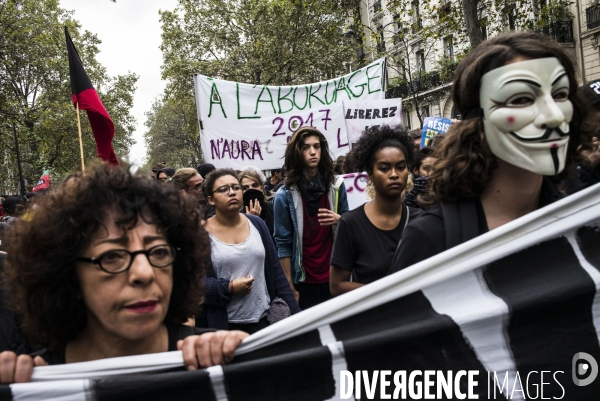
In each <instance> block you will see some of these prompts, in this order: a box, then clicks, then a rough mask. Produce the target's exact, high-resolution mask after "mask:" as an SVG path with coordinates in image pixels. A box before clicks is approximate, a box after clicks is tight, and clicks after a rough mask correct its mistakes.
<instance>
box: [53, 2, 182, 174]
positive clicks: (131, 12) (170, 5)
mask: <svg viewBox="0 0 600 401" xmlns="http://www.w3.org/2000/svg"><path fill="white" fill-rule="evenodd" d="M60 3H61V6H62V7H63V8H65V9H67V10H73V11H74V12H75V13H74V18H75V19H76V20H78V21H79V23H80V24H81V26H82V28H83V29H84V30H88V31H90V32H93V33H95V34H96V35H98V38H99V39H100V40H101V41H102V44H101V45H100V47H99V48H100V54H98V56H97V58H98V61H100V63H102V65H103V66H104V67H106V70H107V73H108V75H110V76H112V77H114V76H116V75H120V74H126V73H127V72H135V73H136V74H137V75H138V76H139V80H138V82H137V90H136V92H135V96H134V103H133V109H132V110H131V114H132V115H133V116H134V117H135V118H136V120H137V130H136V131H135V132H134V134H133V136H134V139H135V140H136V142H137V143H136V144H135V145H133V147H132V148H131V153H130V158H131V161H132V162H133V163H135V164H137V165H138V166H139V165H141V164H143V162H144V158H145V156H146V147H145V144H144V138H143V134H144V129H145V127H144V121H145V120H146V117H145V116H144V112H146V111H148V110H150V106H151V104H152V101H153V100H154V99H155V98H157V97H159V96H160V94H161V93H162V91H163V89H164V87H165V82H164V81H162V80H161V78H160V66H161V65H162V53H161V51H160V49H159V46H160V33H161V30H160V22H159V15H158V11H159V10H173V9H174V8H175V6H176V5H177V0H117V1H116V2H113V1H112V0H60ZM75 45H77V44H75Z"/></svg>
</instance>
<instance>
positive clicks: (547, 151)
mask: <svg viewBox="0 0 600 401" xmlns="http://www.w3.org/2000/svg"><path fill="white" fill-rule="evenodd" d="M569 86H570V85H569V78H568V76H567V73H566V71H565V69H564V67H563V66H562V64H561V63H560V61H558V59H557V58H554V57H551V58H542V59H535V60H527V61H519V62H516V63H512V64H507V65H505V66H502V67H499V68H496V69H494V70H492V71H490V72H488V73H486V74H484V75H483V77H482V78H481V89H480V91H479V101H480V103H481V108H482V109H483V115H484V120H483V126H484V129H485V137H486V139H487V142H488V144H489V146H490V149H491V151H492V153H493V154H494V155H496V156H497V157H498V158H500V159H502V160H504V161H506V162H508V163H510V164H513V165H515V166H518V167H521V168H523V169H525V170H529V171H532V172H534V173H538V174H543V175H556V174H558V173H560V172H561V171H562V170H563V169H564V168H565V160H566V156H567V147H568V144H569V123H570V122H571V119H572V118H573V104H572V103H571V101H570V100H569V99H568V95H569Z"/></svg>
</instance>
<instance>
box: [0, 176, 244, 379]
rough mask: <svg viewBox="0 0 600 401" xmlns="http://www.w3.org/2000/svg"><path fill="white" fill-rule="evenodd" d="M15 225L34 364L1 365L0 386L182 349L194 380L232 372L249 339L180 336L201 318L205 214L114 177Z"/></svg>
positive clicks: (50, 197)
mask: <svg viewBox="0 0 600 401" xmlns="http://www.w3.org/2000/svg"><path fill="white" fill-rule="evenodd" d="M37 205H38V209H37V210H36V213H35V214H33V215H32V217H31V221H29V222H25V221H23V222H18V223H17V224H16V225H15V226H14V229H13V230H11V232H10V235H9V238H8V242H9V243H10V249H11V252H10V253H9V254H8V255H7V260H6V266H5V267H4V271H3V274H4V277H3V278H4V282H5V286H6V291H7V299H8V301H9V307H10V308H11V309H12V310H13V311H14V312H15V313H16V315H17V316H18V317H19V319H20V320H21V322H22V328H23V331H24V334H25V335H26V336H27V339H28V340H29V342H30V343H31V344H40V345H42V346H43V347H46V348H45V349H44V350H43V351H41V352H40V353H39V354H38V355H35V354H32V355H20V356H18V357H17V355H16V354H15V353H13V352H11V351H6V352H3V353H1V354H0V382H2V383H13V382H26V381H29V379H30V378H31V374H32V370H33V367H34V366H40V365H46V364H51V365H52V364H64V363H74V362H85V361H93V360H98V359H103V358H111V357H121V356H130V355H140V354H149V353H157V352H167V351H175V350H181V351H182V352H183V360H184V364H185V366H186V367H187V368H188V369H198V368H200V367H208V366H212V365H216V364H223V363H227V362H229V361H231V359H232V358H233V353H234V350H235V348H236V347H237V345H238V344H239V343H240V342H241V341H242V340H243V339H244V338H245V337H246V336H247V334H246V333H243V332H240V331H237V332H235V331H232V332H228V331H213V330H202V329H196V328H194V327H192V326H188V325H184V323H186V322H187V321H188V320H190V318H191V317H193V316H195V314H196V313H198V311H199V309H200V308H201V303H202V298H203V296H204V291H203V289H202V286H201V282H202V277H203V276H204V274H205V272H206V270H207V267H208V266H207V260H208V255H209V252H210V251H209V250H210V240H209V238H208V234H207V232H206V230H204V228H203V226H202V223H201V210H200V208H199V207H198V203H197V202H194V200H193V199H192V198H190V197H188V196H182V195H181V194H180V193H179V191H177V189H176V188H175V187H174V186H171V185H162V184H160V183H159V182H158V181H157V180H147V179H145V178H143V177H136V176H134V175H132V174H131V173H130V172H129V171H127V170H125V169H121V168H114V167H112V166H105V165H101V166H97V167H96V168H93V169H90V170H88V171H86V174H85V175H83V174H77V175H76V176H75V177H74V178H73V179H71V180H69V181H68V183H67V184H64V185H62V186H61V187H59V189H57V190H55V191H52V192H51V193H48V194H47V195H46V196H44V197H42V198H41V199H40V200H39V201H38V203H37Z"/></svg>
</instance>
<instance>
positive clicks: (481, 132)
mask: <svg viewBox="0 0 600 401" xmlns="http://www.w3.org/2000/svg"><path fill="white" fill-rule="evenodd" d="M577 86H578V83H577V78H576V74H575V68H574V66H573V63H572V61H571V58H570V57H569V55H568V54H567V52H566V51H565V50H564V49H563V48H562V47H561V45H560V44H558V43H556V42H554V41H552V40H551V39H550V38H548V37H544V36H542V35H538V34H534V33H525V32H519V33H509V34H504V35H500V36H498V37H495V38H493V39H491V40H489V41H487V42H483V43H482V44H480V45H479V46H478V47H476V48H475V49H473V50H472V51H471V52H470V53H469V54H468V55H467V56H466V57H465V59H464V60H463V61H462V62H461V63H460V65H459V66H458V68H457V70H456V74H455V78H454V82H453V85H452V91H453V93H452V96H453V101H454V105H455V106H456V108H457V109H458V110H459V111H460V113H461V115H462V116H463V121H461V122H459V123H456V124H454V125H452V127H451V128H450V130H449V132H448V134H447V135H446V138H445V139H444V141H443V142H442V144H441V145H440V147H439V148H438V149H436V154H435V157H437V162H436V163H435V164H434V166H433V171H432V172H431V173H430V174H429V178H428V179H429V181H430V194H429V195H430V199H429V201H430V202H431V203H432V204H433V203H435V204H436V206H434V207H432V208H431V209H429V210H428V211H427V212H425V213H423V214H422V215H421V216H420V217H419V218H417V219H415V220H412V221H411V222H410V223H409V225H408V226H407V227H406V229H405V230H404V233H403V235H402V238H401V241H400V244H399V246H398V249H397V251H396V254H395V255H394V260H393V262H392V268H391V273H394V272H398V271H400V270H402V269H405V268H407V267H409V266H411V265H414V264H416V263H418V262H421V261H423V260H425V259H428V258H430V257H432V256H434V255H436V254H438V253H441V252H443V251H445V250H447V249H450V248H452V247H454V246H457V245H460V244H462V243H464V242H467V241H469V240H471V239H473V238H475V237H478V236H480V235H482V234H485V233H487V232H489V231H492V230H495V229H496V228H498V227H501V226H503V225H505V224H507V223H510V222H512V221H514V220H516V219H518V218H520V217H522V216H524V215H526V214H528V213H530V212H533V211H535V210H536V209H539V208H542V207H544V206H546V205H548V204H549V203H551V202H554V201H555V200H558V199H560V198H561V196H562V195H561V193H560V192H559V191H558V189H557V186H556V185H555V184H554V182H557V181H558V179H559V178H560V174H561V172H563V171H564V170H565V168H566V167H567V166H570V165H571V164H572V161H576V160H580V159H581V155H582V153H583V152H585V151H590V150H592V149H593V145H592V138H593V136H594V135H595V134H596V133H597V132H599V129H598V128H599V125H600V119H599V118H598V116H597V115H596V114H594V112H593V111H592V110H591V109H590V108H589V106H588V105H587V104H586V103H584V102H582V100H581V98H580V97H579V95H578V93H577ZM551 241H553V242H552V243H551V244H549V243H548V242H546V243H545V244H544V245H539V247H538V246H536V247H532V248H529V249H528V250H523V251H521V252H518V253H514V254H512V255H510V256H506V257H504V258H502V259H500V260H496V261H494V262H493V263H490V264H488V265H486V266H485V267H483V268H482V269H480V270H472V271H468V272H464V273H463V274H460V275H457V276H453V277H452V278H449V279H448V282H445V283H444V284H445V285H447V287H444V288H454V289H455V291H449V292H448V293H444V294H443V295H440V291H438V289H439V287H437V288H432V287H430V288H428V289H425V290H423V291H416V292H414V293H413V294H411V295H410V303H408V302H407V303H405V304H400V305H398V306H397V307H405V308H410V310H411V311H412V312H413V314H414V316H415V319H416V320H415V323H414V326H411V327H415V328H418V330H421V331H420V333H422V337H423V338H425V337H427V336H429V337H427V338H428V339H431V338H432V337H435V336H437V337H435V339H434V340H435V341H437V343H434V344H432V343H431V342H429V343H427V344H428V346H429V349H431V350H442V351H441V352H439V354H438V357H439V358H440V360H443V361H444V362H445V363H448V364H449V365H450V366H451V368H448V369H453V370H454V369H464V367H465V366H469V367H468V369H479V370H480V371H485V370H490V368H489V366H494V365H493V363H495V362H496V361H497V357H498V355H500V354H501V353H507V354H509V355H510V360H512V361H514V365H512V367H510V368H509V367H508V364H507V365H506V369H513V370H515V371H516V372H517V374H520V377H528V378H529V377H530V374H536V372H540V371H550V370H553V371H557V370H562V371H564V372H569V373H570V370H571V365H572V364H575V359H573V355H574V354H577V353H578V352H586V353H587V354H589V355H593V358H600V347H599V346H598V337H597V333H596V329H595V328H594V326H593V324H592V323H591V322H592V320H593V313H592V307H593V303H594V299H595V298H594V297H595V294H596V284H595V283H594V281H593V279H592V278H591V277H592V276H591V274H589V273H587V272H586V271H585V270H584V269H583V268H582V267H581V266H579V264H578V263H577V260H578V259H577V256H575V254H574V251H573V249H572V248H571V247H570V245H569V242H568V240H566V239H565V238H556V239H553V240H551ZM544 246H545V247H544ZM534 248H535V249H534ZM541 249H543V250H544V252H548V257H547V258H545V259H543V260H542V259H540V258H539V255H540V250H541ZM535 252H537V253H535ZM573 261H575V262H573ZM434 287H435V286H434ZM436 291H437V292H436ZM432 294H434V295H432ZM431 296H433V299H437V300H438V301H439V300H440V299H445V300H446V301H448V302H447V303H445V304H444V305H443V306H441V302H438V303H435V302H434V301H431V299H432V298H430V297H431ZM435 296H438V298H435ZM440 297H441V298H440ZM444 297H446V298H444ZM482 302H483V303H486V302H490V303H493V305H495V306H494V307H493V308H496V307H497V308H498V309H496V312H497V314H496V312H494V313H491V314H489V315H487V316H486V318H485V319H484V323H481V321H476V323H474V322H473V321H471V320H469V319H470V318H471V317H474V316H476V315H477V313H479V312H481V311H482V310H485V311H486V312H487V311H488V310H491V309H492V307H490V309H485V307H483V306H482ZM489 305H490V304H488V306H489ZM450 310H452V312H451V311H450ZM458 310H460V312H458V315H460V316H461V319H462V317H463V316H464V317H465V319H464V320H461V321H460V322H459V321H458V320H456V319H455V320H453V318H450V317H448V315H451V316H455V315H452V313H455V312H457V311H458ZM445 329H448V330H445ZM449 333H455V335H452V334H449ZM483 343H485V346H482V344H483ZM457 347H459V348H460V347H463V348H460V349H461V350H462V351H461V352H460V353H454V354H453V353H452V352H451V351H450V350H452V349H457ZM582 349H585V351H582ZM432 352H434V351H432ZM469 352H473V353H472V354H470V353H469ZM544 356H547V357H546V358H545V357H544ZM404 358H406V359H407V360H410V358H411V354H410V351H409V352H407V355H405V356H404ZM495 358H496V359H495ZM496 366H498V365H496ZM573 366H574V365H573ZM559 367H560V368H559ZM563 367H564V368H563ZM500 370H505V368H504V367H503V368H502V369H500ZM482 377H483V379H482V380H479V386H480V387H483V388H484V387H485V386H486V379H485V375H483V376H482ZM531 377H533V375H532V376H531ZM564 377H565V379H564V380H563V379H560V383H557V382H554V383H551V384H547V385H544V390H543V391H544V397H546V398H554V399H559V398H561V397H562V398H565V395H566V398H569V399H578V400H587V399H593V398H595V397H597V394H598V393H599V391H600V382H597V383H595V384H594V385H590V386H587V387H579V385H578V384H576V383H575V384H574V380H570V379H571V378H570V376H567V375H565V376H564ZM567 377H568V379H566V378H567ZM573 377H575V376H573ZM524 387H525V386H524ZM527 396H528V397H529V394H528V395H527Z"/></svg>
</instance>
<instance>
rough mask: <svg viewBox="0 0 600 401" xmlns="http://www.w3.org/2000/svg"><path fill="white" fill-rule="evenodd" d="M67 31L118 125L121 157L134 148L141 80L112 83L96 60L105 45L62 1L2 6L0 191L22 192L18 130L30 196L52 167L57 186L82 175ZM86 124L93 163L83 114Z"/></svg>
mask: <svg viewBox="0 0 600 401" xmlns="http://www.w3.org/2000/svg"><path fill="white" fill-rule="evenodd" d="M65 25H66V26H67V27H68V29H69V32H70V34H71V37H72V38H73V41H74V43H75V46H76V47H77V49H78V51H79V54H80V56H81V59H82V61H83V64H84V66H85V68H86V71H87V73H88V75H89V76H90V79H91V81H92V83H93V84H94V86H95V88H96V90H97V91H98V94H99V96H100V98H101V100H102V102H103V104H104V106H105V107H106V109H107V111H108V113H109V115H110V116H111V118H112V119H113V122H114V124H115V138H114V141H113V146H114V148H115V152H116V154H117V156H118V157H121V158H122V157H126V155H127V153H128V152H129V148H130V146H131V145H132V144H133V139H132V133H133V130H134V129H135V120H134V118H133V117H132V115H131V114H130V112H129V110H130V109H131V107H132V104H133V93H134V91H135V84H136V82H137V76H136V75H135V74H131V73H130V74H127V75H123V76H118V77H116V78H111V77H109V76H108V75H107V73H106V70H105V68H104V67H102V65H100V64H99V63H98V61H97V60H96V59H95V56H96V54H97V53H98V52H99V50H98V45H99V44H100V40H99V39H98V38H97V37H96V36H95V35H93V34H91V33H90V32H88V31H84V32H81V29H80V26H79V24H78V23H77V22H76V21H75V20H73V19H72V13H71V12H68V11H66V10H64V9H62V8H60V5H59V2H58V0H0V192H3V193H6V192H14V191H15V190H16V189H17V188H18V175H17V164H16V154H15V143H14V139H13V129H16V131H17V135H18V139H19V148H20V153H21V161H22V166H23V173H24V178H25V180H27V182H28V185H27V187H28V190H30V189H31V187H32V186H34V185H35V183H36V182H37V180H38V178H39V176H40V175H41V173H42V171H43V170H44V169H46V168H49V169H50V170H51V175H52V177H53V179H55V180H56V179H57V178H60V177H63V176H65V175H67V174H69V173H71V172H73V171H75V170H78V169H80V166H81V162H80V157H79V142H78V132H77V119H76V114H75V110H74V108H73V106H72V103H71V87H70V78H69V62H68V58H67V50H66V45H65V38H64V29H63V27H64V26H65ZM81 122H82V136H83V146H84V155H85V159H86V161H91V160H92V159H94V158H95V157H97V154H96V146H95V142H94V139H93V135H92V132H91V128H90V125H89V123H88V121H87V117H86V114H85V112H82V113H81Z"/></svg>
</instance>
